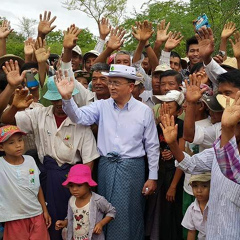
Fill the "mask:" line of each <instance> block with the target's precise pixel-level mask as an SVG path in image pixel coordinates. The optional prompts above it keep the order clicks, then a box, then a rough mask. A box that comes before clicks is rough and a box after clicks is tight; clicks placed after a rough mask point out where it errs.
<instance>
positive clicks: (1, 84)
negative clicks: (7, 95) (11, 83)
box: [0, 72, 8, 91]
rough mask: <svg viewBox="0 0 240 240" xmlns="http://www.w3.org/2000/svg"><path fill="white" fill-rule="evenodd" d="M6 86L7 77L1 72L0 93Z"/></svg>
mask: <svg viewBox="0 0 240 240" xmlns="http://www.w3.org/2000/svg"><path fill="white" fill-rule="evenodd" d="M7 85H8V82H7V76H6V74H5V73H4V72H2V73H0V91H3V90H4V89H5V87H6V86H7Z"/></svg>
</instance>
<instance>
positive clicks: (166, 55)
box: [159, 50, 171, 66]
mask: <svg viewBox="0 0 240 240" xmlns="http://www.w3.org/2000/svg"><path fill="white" fill-rule="evenodd" d="M170 55H171V52H165V51H164V50H162V52H161V56H160V59H159V64H160V65H161V64H167V65H168V66H170Z"/></svg>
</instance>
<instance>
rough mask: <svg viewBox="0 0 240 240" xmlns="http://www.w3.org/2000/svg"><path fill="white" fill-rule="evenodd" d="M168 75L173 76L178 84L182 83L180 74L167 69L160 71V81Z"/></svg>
mask: <svg viewBox="0 0 240 240" xmlns="http://www.w3.org/2000/svg"><path fill="white" fill-rule="evenodd" d="M169 76H173V77H175V79H176V81H177V83H178V85H181V84H182V81H183V78H182V75H181V74H180V73H179V72H177V71H175V70H167V71H164V72H162V73H160V82H161V79H162V78H163V77H169Z"/></svg>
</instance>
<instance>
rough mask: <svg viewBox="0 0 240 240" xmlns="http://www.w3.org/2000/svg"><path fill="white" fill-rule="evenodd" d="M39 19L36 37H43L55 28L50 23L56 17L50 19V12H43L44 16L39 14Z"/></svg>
mask: <svg viewBox="0 0 240 240" xmlns="http://www.w3.org/2000/svg"><path fill="white" fill-rule="evenodd" d="M39 18H40V22H39V24H38V35H39V36H41V37H45V36H46V35H47V34H48V33H50V32H51V31H52V30H53V29H54V28H55V27H56V25H54V26H52V23H53V22H54V21H55V19H56V18H57V17H56V16H54V17H53V18H52V19H51V12H50V11H49V12H47V11H45V12H44V16H42V14H40V16H39Z"/></svg>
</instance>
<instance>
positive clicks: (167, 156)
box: [162, 149, 173, 161]
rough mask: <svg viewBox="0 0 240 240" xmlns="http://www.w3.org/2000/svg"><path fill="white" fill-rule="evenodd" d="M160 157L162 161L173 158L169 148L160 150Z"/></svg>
mask: <svg viewBox="0 0 240 240" xmlns="http://www.w3.org/2000/svg"><path fill="white" fill-rule="evenodd" d="M162 158H163V159H164V161H168V160H171V159H172V158H173V155H172V152H171V151H170V150H167V149H164V151H162Z"/></svg>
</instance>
